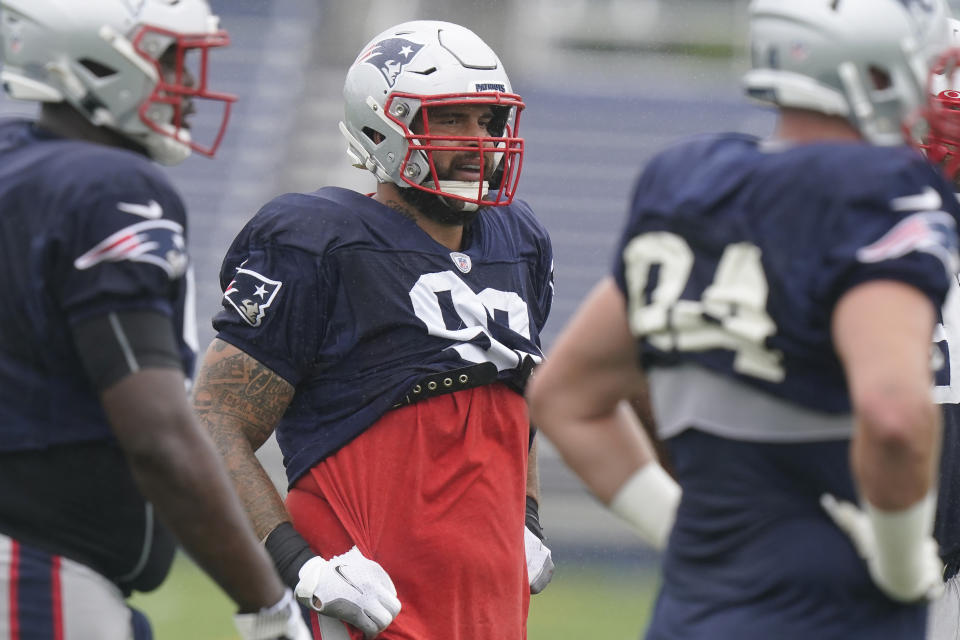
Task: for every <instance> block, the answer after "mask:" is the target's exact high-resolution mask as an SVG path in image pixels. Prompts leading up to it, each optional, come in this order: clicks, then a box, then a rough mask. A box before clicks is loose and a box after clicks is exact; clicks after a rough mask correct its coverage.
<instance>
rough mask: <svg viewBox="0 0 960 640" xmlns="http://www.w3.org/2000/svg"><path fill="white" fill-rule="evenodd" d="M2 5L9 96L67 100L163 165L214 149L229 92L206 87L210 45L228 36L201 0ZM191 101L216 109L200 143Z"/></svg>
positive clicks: (7, 1) (40, 0) (1, 75)
mask: <svg viewBox="0 0 960 640" xmlns="http://www.w3.org/2000/svg"><path fill="white" fill-rule="evenodd" d="M0 12H2V15H0V39H2V54H3V70H2V72H0V80H2V82H3V86H4V88H5V89H6V91H7V93H8V94H9V95H10V96H11V97H12V98H16V99H19V100H36V101H40V102H64V101H65V102H67V103H69V104H70V105H72V106H73V107H74V108H76V109H77V110H78V111H79V112H80V113H81V114H83V115H84V116H86V118H87V119H88V120H89V121H90V122H92V123H93V124H95V125H97V126H103V127H107V128H109V129H112V130H114V131H116V132H118V133H120V134H121V135H122V136H124V137H126V138H128V139H129V140H132V141H133V142H135V143H137V144H138V145H140V146H141V147H143V148H144V149H145V150H146V152H147V153H148V155H149V156H150V157H151V158H152V159H154V160H156V161H157V162H159V163H161V164H166V165H173V164H177V163H179V162H181V161H183V160H184V159H185V158H186V157H187V156H189V155H190V152H191V150H193V151H197V152H199V153H203V154H205V155H210V156H212V155H213V154H214V152H215V151H216V149H217V146H219V144H220V141H221V139H222V138H223V134H224V131H225V130H226V126H227V121H228V120H229V117H230V106H231V104H232V103H233V101H234V100H236V98H235V97H234V96H232V95H228V94H224V93H215V92H213V91H210V90H209V89H208V88H207V63H208V54H209V51H210V49H212V48H214V47H221V46H224V45H226V44H228V43H229V41H230V39H229V36H228V35H227V33H226V31H223V30H221V29H220V28H219V24H218V22H219V20H218V18H217V16H215V15H213V14H212V13H211V11H210V7H209V6H208V5H207V0H83V1H82V2H78V1H77V0H0ZM171 47H174V49H173V50H172V51H171V50H170V49H171ZM164 54H166V55H167V56H168V57H169V59H170V60H171V61H172V62H173V64H168V66H167V68H166V69H165V68H164V66H163V65H162V64H161V60H160V59H161V56H164ZM187 54H190V55H191V56H197V58H196V60H193V61H192V64H194V65H196V66H195V69H196V70H195V71H193V70H191V69H190V68H188V66H187ZM198 99H205V100H213V101H218V102H219V103H220V104H221V106H222V115H221V118H220V122H219V128H218V129H217V130H216V132H215V133H214V134H213V135H211V136H208V138H207V139H208V140H209V142H208V143H207V144H201V143H199V142H197V141H196V140H195V139H194V138H195V137H196V136H195V135H194V136H191V132H190V130H189V123H188V122H187V121H186V117H187V116H189V115H190V113H192V111H193V109H194V101H195V100H198Z"/></svg>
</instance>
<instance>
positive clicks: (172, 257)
mask: <svg viewBox="0 0 960 640" xmlns="http://www.w3.org/2000/svg"><path fill="white" fill-rule="evenodd" d="M185 245H186V243H185V242H184V240H183V226H182V225H180V224H179V223H176V222H174V221H172V220H147V221H144V222H138V223H136V224H132V225H130V226H129V227H124V228H123V229H120V230H119V231H117V232H115V233H112V234H110V235H109V236H108V237H107V238H105V239H104V240H102V241H101V242H99V243H98V244H97V246H95V247H94V248H92V249H90V250H89V251H87V252H86V253H85V254H83V255H82V256H80V257H79V258H77V259H76V260H74V261H73V266H74V267H76V268H77V269H79V270H81V271H83V270H84V269H89V268H91V267H93V266H96V265H98V264H100V263H101V262H122V261H124V260H129V261H130V262H145V263H147V264H152V265H155V266H158V267H160V268H161V269H163V270H164V271H166V273H167V276H168V277H169V278H170V279H171V280H176V279H177V278H179V277H180V276H182V275H183V274H184V272H185V271H186V270H187V262H188V259H187V254H186V250H185Z"/></svg>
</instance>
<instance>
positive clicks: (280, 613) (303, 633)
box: [233, 589, 313, 640]
mask: <svg viewBox="0 0 960 640" xmlns="http://www.w3.org/2000/svg"><path fill="white" fill-rule="evenodd" d="M233 623H234V625H235V626H236V627H237V631H239V632H240V637H241V638H242V639H243V640H313V634H312V633H310V630H309V629H307V625H306V623H305V622H304V621H303V616H302V615H301V613H300V606H299V605H298V604H297V601H296V600H295V599H294V598H293V593H292V592H291V591H290V590H289V589H287V590H286V592H285V593H284V594H283V598H282V599H281V600H280V602H278V603H277V604H275V605H273V606H272V607H267V608H265V609H261V610H260V611H258V612H256V613H238V614H237V615H235V616H234V617H233Z"/></svg>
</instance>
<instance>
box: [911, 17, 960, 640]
mask: <svg viewBox="0 0 960 640" xmlns="http://www.w3.org/2000/svg"><path fill="white" fill-rule="evenodd" d="M950 23H951V26H952V35H953V38H952V40H953V46H954V47H955V48H954V49H952V50H951V51H949V52H948V53H947V54H946V55H944V56H943V57H942V59H941V60H940V61H939V63H938V64H937V65H936V67H937V70H938V71H939V72H940V73H938V74H935V75H933V76H932V77H931V85H932V87H931V88H932V91H931V93H932V94H934V95H936V99H934V100H932V101H931V103H930V109H931V110H932V111H933V113H932V114H931V116H932V117H928V118H926V121H927V122H928V123H929V124H928V126H927V130H926V131H924V132H923V133H924V137H923V142H922V144H921V145H920V146H921V148H922V149H923V151H924V152H925V153H926V155H927V157H928V158H929V159H930V160H931V161H933V162H934V163H936V164H937V165H938V166H939V167H940V168H941V169H942V170H943V171H944V173H945V174H946V175H947V177H948V178H950V179H952V180H953V182H954V189H957V187H958V182H960V181H958V174H960V155H958V154H957V148H958V144H957V143H958V141H960V110H958V107H960V93H958V91H957V90H956V89H953V88H949V87H960V78H958V76H960V70H958V68H957V67H958V65H960V49H957V48H956V47H957V46H958V44H960V21H957V20H954V19H951V20H950ZM933 339H934V344H935V345H936V351H935V355H937V356H938V363H939V364H940V365H941V366H940V368H939V369H938V370H937V372H936V377H935V383H936V386H935V387H934V400H935V401H936V402H938V403H939V404H940V405H941V410H942V412H943V447H942V453H941V458H940V460H941V462H940V475H939V482H938V500H937V514H936V520H935V523H934V538H935V539H936V540H937V543H938V544H939V547H940V558H941V560H942V561H943V563H944V571H943V579H944V582H945V586H944V593H943V595H942V596H941V597H940V598H938V599H936V600H934V601H933V602H932V603H931V605H930V611H929V616H928V621H929V623H928V628H927V635H926V638H927V640H955V639H956V638H957V637H958V635H960V575H958V570H960V527H958V526H957V522H960V465H958V464H957V460H960V384H958V382H957V380H958V377H960V368H958V367H960V351H958V349H960V281H958V276H957V275H954V277H953V278H952V279H951V283H950V291H949V292H948V294H947V299H946V302H945V303H944V305H943V307H942V308H941V310H940V321H939V323H938V325H937V328H936V329H935V331H934V335H933Z"/></svg>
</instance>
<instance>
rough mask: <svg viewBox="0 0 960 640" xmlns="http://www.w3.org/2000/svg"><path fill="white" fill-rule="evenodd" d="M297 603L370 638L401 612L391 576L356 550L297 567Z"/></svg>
mask: <svg viewBox="0 0 960 640" xmlns="http://www.w3.org/2000/svg"><path fill="white" fill-rule="evenodd" d="M296 596H297V600H299V601H300V602H301V603H302V604H303V605H304V606H307V607H310V608H311V609H313V610H315V611H319V612H320V613H322V614H324V615H327V616H331V617H333V618H338V619H340V620H343V621H344V622H346V623H348V624H351V625H353V626H354V627H356V628H357V629H359V630H360V631H362V632H363V634H364V636H365V637H366V638H368V639H369V638H373V637H375V636H376V635H377V634H379V633H380V632H381V631H383V630H384V629H386V628H387V626H388V625H389V624H390V623H391V622H393V619H394V618H395V617H397V614H398V613H400V600H399V599H397V589H396V588H395V587H394V586H393V581H392V580H390V576H388V575H387V572H386V571H384V569H383V567H381V566H380V565H379V564H377V563H376V562H374V561H373V560H370V559H369V558H365V557H364V556H363V554H362V553H360V550H359V549H357V548H356V547H353V548H351V549H350V550H349V551H347V552H346V553H343V554H341V555H339V556H334V557H332V558H330V559H329V560H324V559H323V558H321V557H319V556H317V557H314V558H312V559H311V560H308V561H307V563H306V564H304V565H303V566H302V567H301V568H300V582H299V583H298V584H297V588H296Z"/></svg>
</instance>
